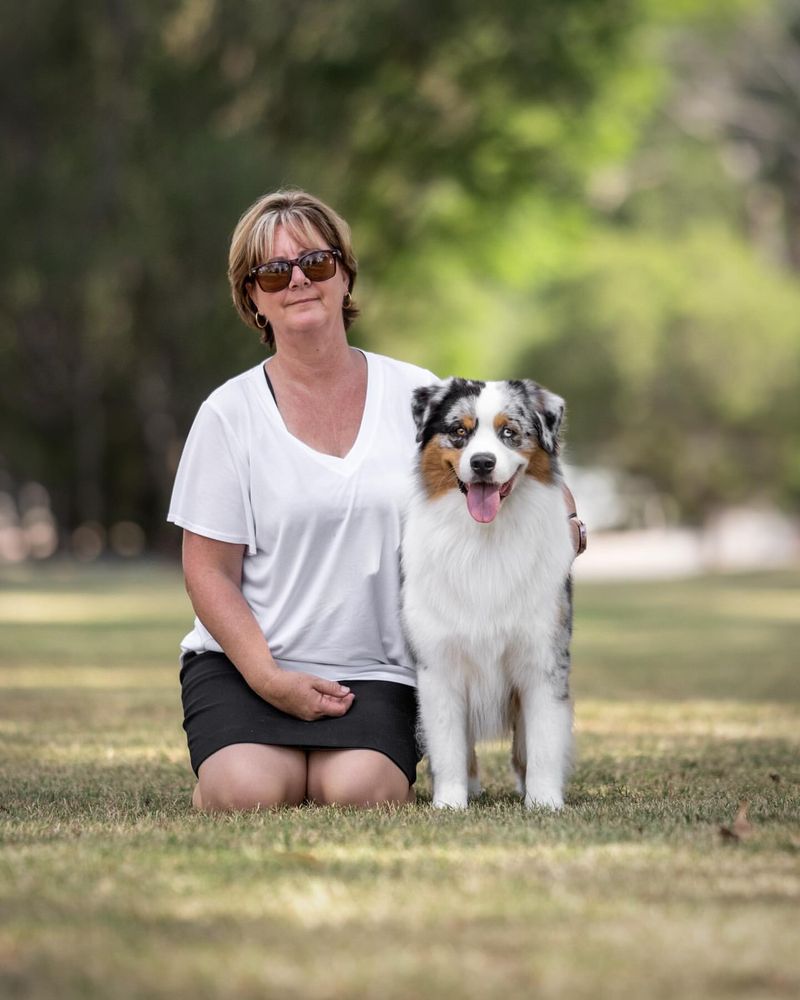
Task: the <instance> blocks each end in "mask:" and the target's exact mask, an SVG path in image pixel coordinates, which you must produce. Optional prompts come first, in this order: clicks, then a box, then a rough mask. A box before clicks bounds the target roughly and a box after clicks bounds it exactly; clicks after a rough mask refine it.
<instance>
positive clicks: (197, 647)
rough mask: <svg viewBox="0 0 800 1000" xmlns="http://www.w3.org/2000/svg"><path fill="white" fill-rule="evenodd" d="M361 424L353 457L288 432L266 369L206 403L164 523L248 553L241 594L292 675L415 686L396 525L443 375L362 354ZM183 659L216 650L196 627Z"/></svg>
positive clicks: (232, 384)
mask: <svg viewBox="0 0 800 1000" xmlns="http://www.w3.org/2000/svg"><path fill="white" fill-rule="evenodd" d="M364 353H365V357H366V359H367V371H368V378H367V395H366V401H365V404H364V414H363V417H362V420H361V427H360V429H359V432H358V437H357V438H356V440H355V443H354V444H353V447H352V448H351V450H350V451H349V452H348V454H347V455H346V456H345V457H344V458H336V457H334V456H332V455H325V454H323V453H321V452H319V451H315V450H314V449H313V448H310V447H308V445H306V444H303V442H302V441H300V440H299V439H298V438H296V437H294V436H293V435H291V434H290V433H289V431H288V430H287V429H286V426H285V424H284V423H283V420H282V418H281V415H280V412H279V411H278V408H277V406H276V404H275V401H274V399H273V398H272V395H271V393H270V391H269V387H268V386H267V381H266V378H265V377H264V368H263V365H261V364H259V365H257V366H256V367H255V368H251V369H250V370H249V371H246V372H244V373H243V374H241V375H238V376H237V377H236V378H232V379H231V380H230V381H228V382H226V383H225V384H224V385H222V386H220V388H219V389H217V390H216V391H215V392H213V393H212V394H211V395H210V396H209V397H208V399H207V400H206V401H205V402H204V403H203V405H202V406H201V407H200V410H199V412H198V414H197V417H196V418H195V421H194V424H193V425H192V429H191V431H190V433H189V437H188V438H187V440H186V445H185V447H184V450H183V455H182V457H181V461H180V465H179V466H178V472H177V475H176V477H175V486H174V489H173V492H172V502H171V504H170V509H169V514H168V515H167V520H168V521H172V522H174V523H175V524H177V525H179V526H180V527H182V528H188V530H189V531H193V532H195V533H196V534H198V535H205V536H206V537H208V538H215V539H217V540H218V541H223V542H234V543H239V544H242V545H246V546H247V551H246V553H245V556H244V562H243V569H242V593H243V594H244V597H245V599H246V600H247V603H248V604H249V605H250V607H251V609H252V611H253V614H254V615H255V617H256V620H257V621H258V623H259V625H260V626H261V629H262V631H263V633H264V636H265V638H266V640H267V643H268V644H269V647H270V650H271V652H272V655H273V657H274V658H275V660H276V662H277V663H278V665H279V666H281V667H283V668H284V669H286V670H302V671H306V672H307V673H311V674H315V675H317V676H319V677H325V678H328V679H331V680H387V681H396V682H399V683H401V684H410V685H414V684H415V676H414V670H413V667H412V666H411V662H410V658H409V656H408V651H407V649H406V647H405V643H404V641H403V636H402V632H401V628H400V615H399V609H400V569H399V547H400V517H401V511H402V508H403V506H404V505H405V502H406V500H407V497H408V492H409V489H410V488H411V483H412V470H413V463H414V452H415V443H414V437H415V428H414V422H413V420H412V417H411V392H412V390H413V389H414V388H415V387H416V386H418V385H427V384H430V383H431V382H432V381H434V380H435V376H434V375H432V374H431V373H430V372H429V371H426V370H425V369H423V368H417V367H416V366H415V365H409V364H405V363H404V362H402V361H394V360H392V359H391V358H386V357H382V356H381V355H377V354H371V353H368V352H364ZM181 649H182V650H184V651H187V650H193V651H195V652H203V651H205V650H217V651H221V647H220V646H219V644H218V643H217V642H216V641H215V639H214V638H213V637H212V636H211V634H210V633H209V632H208V631H207V629H206V628H205V627H204V626H203V623H202V622H201V621H200V620H199V619H198V618H195V622H194V628H193V630H192V631H191V632H190V633H189V634H188V635H187V636H186V637H185V638H184V639H183V642H182V643H181Z"/></svg>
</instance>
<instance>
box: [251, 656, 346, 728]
mask: <svg viewBox="0 0 800 1000" xmlns="http://www.w3.org/2000/svg"><path fill="white" fill-rule="evenodd" d="M258 694H260V695H261V697H262V698H263V699H264V700H265V701H268V702H269V703H270V705H274V706H275V708H279V709H280V710H281V711H282V712H286V714H287V715H293V716H295V718H297V719H304V720H305V721H306V722H312V721H313V720H314V719H321V718H323V717H324V716H326V715H333V716H338V715H344V714H345V712H347V711H348V710H349V708H350V706H351V705H352V704H353V698H354V697H355V695H354V694H353V692H352V691H351V690H350V689H349V688H347V687H345V686H344V685H343V684H338V683H337V682H336V681H326V680H323V678H322V677H314V676H313V675H312V674H301V673H295V672H294V671H290V670H280V669H279V670H276V671H271V672H270V674H269V675H268V677H267V678H266V679H265V681H264V685H263V690H259V692H258Z"/></svg>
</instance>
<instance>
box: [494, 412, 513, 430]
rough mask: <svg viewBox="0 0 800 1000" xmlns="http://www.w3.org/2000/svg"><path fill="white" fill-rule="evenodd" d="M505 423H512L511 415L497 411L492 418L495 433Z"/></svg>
mask: <svg viewBox="0 0 800 1000" xmlns="http://www.w3.org/2000/svg"><path fill="white" fill-rule="evenodd" d="M506 424H512V425H513V421H512V420H511V417H509V415H508V414H507V413H498V414H497V416H496V417H495V418H494V429H495V433H496V434H499V433H500V431H501V430H502V429H503V428H504V427H505V426H506Z"/></svg>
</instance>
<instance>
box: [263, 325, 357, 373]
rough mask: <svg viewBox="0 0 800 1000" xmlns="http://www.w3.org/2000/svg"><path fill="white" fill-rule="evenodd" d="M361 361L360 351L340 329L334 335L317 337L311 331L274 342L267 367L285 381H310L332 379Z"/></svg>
mask: <svg viewBox="0 0 800 1000" xmlns="http://www.w3.org/2000/svg"><path fill="white" fill-rule="evenodd" d="M362 363H363V361H362V359H361V352H360V351H357V350H356V349H355V348H353V347H350V345H349V344H348V343H347V339H346V337H345V336H344V332H343V333H342V336H341V337H335V338H332V337H330V336H326V337H324V338H317V337H314V336H313V334H311V335H301V336H299V337H293V338H292V339H291V341H289V342H286V341H284V343H283V344H280V343H276V349H275V354H274V356H273V357H272V358H271V359H270V361H269V371H270V373H277V374H279V375H280V377H282V378H283V379H284V380H287V381H289V382H293V383H301V384H304V385H310V384H313V383H317V384H319V383H320V382H336V381H338V380H340V379H341V378H342V377H346V376H347V375H348V374H350V373H352V371H353V369H354V368H356V367H358V366H360V365H361V364H362Z"/></svg>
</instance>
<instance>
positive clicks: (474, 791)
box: [467, 778, 483, 799]
mask: <svg viewBox="0 0 800 1000" xmlns="http://www.w3.org/2000/svg"><path fill="white" fill-rule="evenodd" d="M482 792H483V789H482V788H481V782H480V778H470V779H469V784H468V785H467V798H470V799H477V798H478V796H479V795H480V794H481V793H482Z"/></svg>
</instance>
